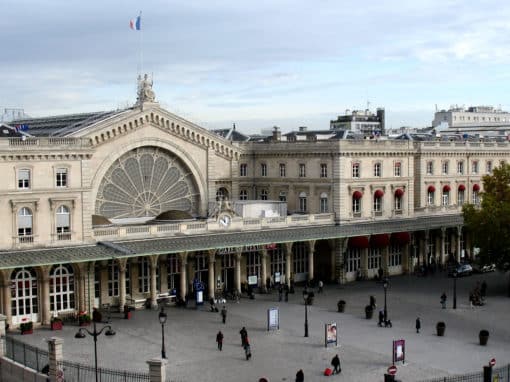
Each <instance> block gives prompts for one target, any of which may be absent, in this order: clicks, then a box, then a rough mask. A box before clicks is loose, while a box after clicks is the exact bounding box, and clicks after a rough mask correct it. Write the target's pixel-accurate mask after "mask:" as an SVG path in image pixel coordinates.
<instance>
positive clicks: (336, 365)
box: [331, 354, 342, 374]
mask: <svg viewBox="0 0 510 382" xmlns="http://www.w3.org/2000/svg"><path fill="white" fill-rule="evenodd" d="M331 366H333V374H340V373H341V372H342V368H341V367H340V358H339V357H338V354H337V355H335V356H334V357H333V359H332V360H331Z"/></svg>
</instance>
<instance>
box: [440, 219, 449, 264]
mask: <svg viewBox="0 0 510 382" xmlns="http://www.w3.org/2000/svg"><path fill="white" fill-rule="evenodd" d="M445 239H446V227H441V263H442V264H445V263H446V260H448V259H447V254H446V251H445V245H446V243H445V241H446V240H445Z"/></svg>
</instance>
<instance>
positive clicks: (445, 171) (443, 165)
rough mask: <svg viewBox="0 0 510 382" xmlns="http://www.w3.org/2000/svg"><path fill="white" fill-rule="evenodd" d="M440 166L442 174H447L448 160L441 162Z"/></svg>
mask: <svg viewBox="0 0 510 382" xmlns="http://www.w3.org/2000/svg"><path fill="white" fill-rule="evenodd" d="M441 168H442V171H443V175H447V174H448V161H444V162H443V163H442V164H441Z"/></svg>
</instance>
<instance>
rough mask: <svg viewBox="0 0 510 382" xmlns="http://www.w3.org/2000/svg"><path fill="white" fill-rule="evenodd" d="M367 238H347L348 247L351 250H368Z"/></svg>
mask: <svg viewBox="0 0 510 382" xmlns="http://www.w3.org/2000/svg"><path fill="white" fill-rule="evenodd" d="M368 246H369V242H368V236H355V237H350V238H349V247H351V248H362V249H363V248H368Z"/></svg>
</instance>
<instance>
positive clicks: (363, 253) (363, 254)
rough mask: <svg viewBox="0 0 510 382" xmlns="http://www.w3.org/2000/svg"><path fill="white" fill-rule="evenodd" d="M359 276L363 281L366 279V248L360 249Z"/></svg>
mask: <svg viewBox="0 0 510 382" xmlns="http://www.w3.org/2000/svg"><path fill="white" fill-rule="evenodd" d="M361 274H362V276H363V277H364V278H365V279H367V278H368V248H362V249H361Z"/></svg>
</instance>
